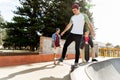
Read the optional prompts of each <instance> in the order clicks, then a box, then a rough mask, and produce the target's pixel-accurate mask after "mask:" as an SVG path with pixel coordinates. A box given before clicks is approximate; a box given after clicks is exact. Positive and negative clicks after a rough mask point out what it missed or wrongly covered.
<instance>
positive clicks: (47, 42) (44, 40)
mask: <svg viewBox="0 0 120 80" xmlns="http://www.w3.org/2000/svg"><path fill="white" fill-rule="evenodd" d="M64 43H65V40H63V39H61V46H63V45H64ZM51 44H52V38H50V37H44V36H41V37H40V50H39V52H40V53H45V54H49V53H53V51H52V47H51ZM74 44H75V43H74V42H72V43H71V44H70V45H69V47H68V50H67V53H75V45H74ZM61 52H62V48H61V49H60V50H59V52H58V53H61Z"/></svg>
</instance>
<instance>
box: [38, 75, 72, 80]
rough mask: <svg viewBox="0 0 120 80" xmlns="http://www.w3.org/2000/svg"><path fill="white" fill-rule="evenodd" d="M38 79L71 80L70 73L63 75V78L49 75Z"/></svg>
mask: <svg viewBox="0 0 120 80" xmlns="http://www.w3.org/2000/svg"><path fill="white" fill-rule="evenodd" d="M40 80H71V79H70V75H69V74H68V75H66V76H64V77H63V78H55V77H52V76H51V77H47V78H42V79H40Z"/></svg>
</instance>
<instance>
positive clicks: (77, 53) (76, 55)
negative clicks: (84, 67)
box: [75, 35, 82, 64]
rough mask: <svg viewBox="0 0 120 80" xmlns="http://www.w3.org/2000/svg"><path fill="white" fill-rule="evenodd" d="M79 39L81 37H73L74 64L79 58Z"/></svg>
mask: <svg viewBox="0 0 120 80" xmlns="http://www.w3.org/2000/svg"><path fill="white" fill-rule="evenodd" d="M81 38H82V35H76V36H75V51H76V54H75V64H77V63H78V62H79V57H80V49H79V48H80V43H81Z"/></svg>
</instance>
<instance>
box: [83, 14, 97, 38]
mask: <svg viewBox="0 0 120 80" xmlns="http://www.w3.org/2000/svg"><path fill="white" fill-rule="evenodd" d="M84 18H85V22H86V23H87V25H88V28H89V29H90V32H91V34H92V36H93V37H94V36H95V32H94V29H93V25H92V23H91V22H90V20H89V18H88V16H87V15H86V14H84Z"/></svg>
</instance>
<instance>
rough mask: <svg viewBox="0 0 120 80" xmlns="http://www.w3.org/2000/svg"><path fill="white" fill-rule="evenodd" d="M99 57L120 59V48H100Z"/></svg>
mask: <svg viewBox="0 0 120 80" xmlns="http://www.w3.org/2000/svg"><path fill="white" fill-rule="evenodd" d="M99 56H104V57H120V48H100V49H99Z"/></svg>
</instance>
